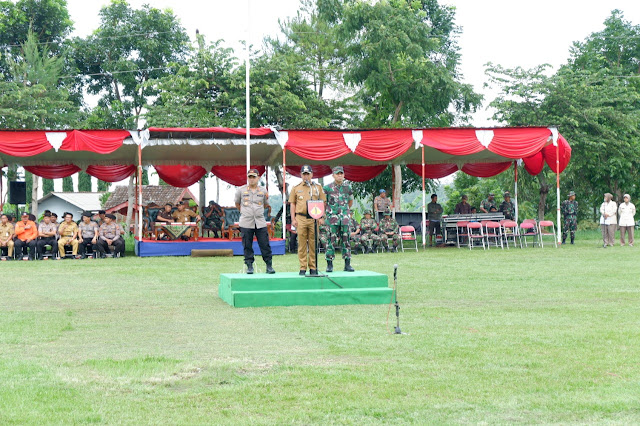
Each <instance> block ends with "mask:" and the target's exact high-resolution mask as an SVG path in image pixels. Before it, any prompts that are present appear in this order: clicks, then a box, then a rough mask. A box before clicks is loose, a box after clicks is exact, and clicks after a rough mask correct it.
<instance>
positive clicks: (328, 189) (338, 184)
mask: <svg viewBox="0 0 640 426" xmlns="http://www.w3.org/2000/svg"><path fill="white" fill-rule="evenodd" d="M324 192H325V193H326V194H327V221H328V222H329V229H330V230H331V238H330V239H329V243H328V244H327V252H326V255H325V258H326V259H327V272H333V259H334V258H335V249H334V245H335V244H337V243H338V240H340V241H341V242H342V258H343V259H344V270H345V271H347V272H353V271H354V269H353V268H352V267H351V244H350V242H349V235H350V232H349V222H350V219H351V210H350V209H351V206H352V205H353V190H352V189H351V185H349V184H348V183H346V182H345V181H344V169H343V168H342V166H336V167H334V168H333V182H332V183H330V184H329V185H325V187H324Z"/></svg>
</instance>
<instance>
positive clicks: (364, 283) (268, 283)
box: [218, 271, 392, 308]
mask: <svg viewBox="0 0 640 426" xmlns="http://www.w3.org/2000/svg"><path fill="white" fill-rule="evenodd" d="M328 275H329V277H330V278H331V279H332V280H333V281H335V282H336V283H338V284H339V285H341V286H342V287H343V288H339V287H338V286H337V285H336V284H334V283H332V282H331V281H330V280H329V279H327V278H325V277H317V278H311V277H302V276H300V275H298V273H295V272H282V273H277V274H274V275H268V274H253V275H247V274H222V275H220V285H219V286H218V295H219V296H220V298H221V299H222V300H224V301H225V302H227V303H228V304H229V305H231V306H234V307H237V308H246V307H262V306H294V305H311V306H321V305H377V304H385V303H389V300H391V294H392V290H391V288H389V285H388V281H389V279H388V277H387V276H386V275H384V274H379V273H377V272H371V271H356V272H333V273H331V274H328Z"/></svg>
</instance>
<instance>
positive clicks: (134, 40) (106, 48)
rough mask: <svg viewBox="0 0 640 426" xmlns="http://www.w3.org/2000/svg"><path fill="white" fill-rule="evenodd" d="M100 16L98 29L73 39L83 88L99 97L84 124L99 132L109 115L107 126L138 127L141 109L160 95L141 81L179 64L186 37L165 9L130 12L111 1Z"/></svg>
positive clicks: (119, 2) (116, 0)
mask: <svg viewBox="0 0 640 426" xmlns="http://www.w3.org/2000/svg"><path fill="white" fill-rule="evenodd" d="M99 16H100V21H101V23H100V27H99V28H98V29H97V30H96V31H94V33H93V34H92V35H90V36H89V37H87V38H86V39H84V40H83V39H76V40H75V50H76V51H75V57H76V58H77V66H78V68H79V69H80V71H81V72H82V73H83V74H85V75H86V76H87V77H86V80H85V83H86V90H87V92H88V93H90V94H93V95H100V96H101V99H100V102H99V103H98V106H96V107H95V108H94V110H93V111H92V114H91V115H90V116H89V118H88V119H87V123H86V125H87V126H90V127H96V128H103V127H105V121H104V119H105V118H108V117H111V120H109V121H108V122H107V124H108V126H109V127H112V126H115V125H117V126H115V127H117V128H131V127H138V120H139V118H140V115H141V113H142V110H143V109H144V108H145V107H146V106H147V105H148V103H149V99H150V98H152V97H155V96H156V95H158V91H157V90H156V89H155V88H154V87H153V86H150V85H147V84H145V83H146V82H148V81H149V80H153V79H156V78H160V77H162V76H164V75H166V74H167V73H168V72H170V70H171V67H169V66H168V64H170V63H173V62H182V61H183V59H184V58H185V55H186V53H187V51H188V50H189V46H188V43H189V38H188V36H187V34H186V33H185V31H184V28H183V27H182V26H181V25H180V23H179V21H178V19H177V18H176V16H175V15H174V14H173V12H172V11H171V10H169V9H166V10H160V9H157V8H154V7H151V6H149V5H143V6H142V8H140V9H132V8H131V7H130V6H129V4H128V3H127V2H126V1H125V0H112V2H111V4H110V5H108V6H106V7H104V8H102V10H101V11H100V14H99Z"/></svg>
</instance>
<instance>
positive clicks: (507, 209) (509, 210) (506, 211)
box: [498, 191, 516, 220]
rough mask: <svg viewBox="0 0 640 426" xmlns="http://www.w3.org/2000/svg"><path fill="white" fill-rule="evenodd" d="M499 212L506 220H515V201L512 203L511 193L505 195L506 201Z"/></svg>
mask: <svg viewBox="0 0 640 426" xmlns="http://www.w3.org/2000/svg"><path fill="white" fill-rule="evenodd" d="M498 211H499V212H502V214H503V215H504V218H505V219H509V220H513V218H514V215H515V212H516V207H515V206H514V205H513V201H511V194H510V193H509V191H507V192H505V193H504V201H503V202H502V203H500V207H499V208H498Z"/></svg>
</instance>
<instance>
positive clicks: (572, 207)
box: [560, 191, 578, 244]
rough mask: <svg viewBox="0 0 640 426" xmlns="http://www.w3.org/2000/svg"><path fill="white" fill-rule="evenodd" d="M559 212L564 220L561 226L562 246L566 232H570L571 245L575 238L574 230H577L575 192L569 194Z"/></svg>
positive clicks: (565, 239) (565, 238)
mask: <svg viewBox="0 0 640 426" xmlns="http://www.w3.org/2000/svg"><path fill="white" fill-rule="evenodd" d="M560 211H561V212H562V216H563V218H564V221H563V224H562V244H564V243H565V242H566V241H567V232H568V231H571V244H573V240H574V239H575V237H576V229H578V202H577V201H576V193H575V192H573V191H571V192H569V199H568V200H564V201H563V202H562V205H561V206H560Z"/></svg>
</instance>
